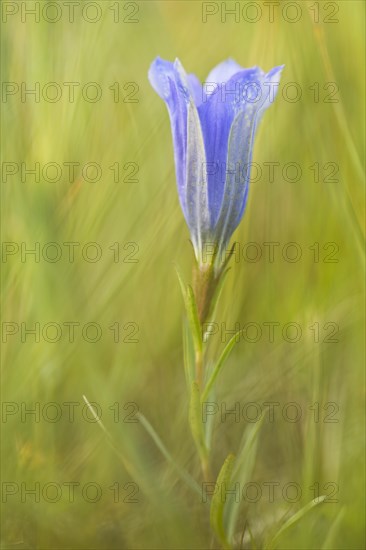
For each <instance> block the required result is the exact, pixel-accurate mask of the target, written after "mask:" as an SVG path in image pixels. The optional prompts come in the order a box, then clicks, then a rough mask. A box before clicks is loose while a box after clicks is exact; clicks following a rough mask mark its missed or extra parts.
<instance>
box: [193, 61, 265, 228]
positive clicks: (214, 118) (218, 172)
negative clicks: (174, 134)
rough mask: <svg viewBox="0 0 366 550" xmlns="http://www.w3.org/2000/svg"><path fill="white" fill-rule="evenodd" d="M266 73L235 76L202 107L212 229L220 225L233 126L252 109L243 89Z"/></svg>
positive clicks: (245, 72) (254, 70) (257, 71)
mask: <svg viewBox="0 0 366 550" xmlns="http://www.w3.org/2000/svg"><path fill="white" fill-rule="evenodd" d="M262 74H263V73H262V71H260V69H257V68H256V67H254V68H252V69H244V70H241V71H240V72H239V73H236V74H235V75H234V76H232V77H231V78H230V79H229V81H228V82H227V83H226V84H225V85H224V86H222V85H218V86H217V87H216V90H215V91H214V92H213V93H212V94H211V95H210V96H209V97H208V98H206V100H205V101H204V102H203V103H202V104H201V105H200V106H199V107H198V113H199V116H200V120H201V126H202V132H203V137H204V141H205V151H206V161H207V184H208V200H209V208H210V214H211V227H212V228H214V227H215V226H216V223H217V220H218V217H219V214H220V210H221V205H222V202H223V197H224V188H225V179H226V165H227V152H228V141H229V135H230V130H231V126H232V123H233V121H234V118H235V116H236V115H237V114H238V112H240V111H242V110H244V109H246V108H248V109H251V108H252V105H253V104H252V103H246V101H245V99H243V98H242V93H241V92H242V90H243V86H245V85H246V84H249V83H251V82H259V81H260V78H261V76H262Z"/></svg>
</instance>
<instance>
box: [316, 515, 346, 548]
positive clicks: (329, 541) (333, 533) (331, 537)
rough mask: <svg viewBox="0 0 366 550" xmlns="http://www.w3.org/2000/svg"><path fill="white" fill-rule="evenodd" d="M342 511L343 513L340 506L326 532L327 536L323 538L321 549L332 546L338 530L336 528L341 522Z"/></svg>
mask: <svg viewBox="0 0 366 550" xmlns="http://www.w3.org/2000/svg"><path fill="white" fill-rule="evenodd" d="M344 513H345V509H344V508H341V509H340V510H339V512H338V514H337V515H336V518H335V520H334V521H333V523H332V525H331V527H330V529H329V531H328V534H327V537H326V539H325V541H324V542H323V546H322V550H328V549H329V548H332V546H334V545H333V541H334V539H335V537H336V535H337V532H338V529H339V527H340V524H341V521H342V519H343V517H344Z"/></svg>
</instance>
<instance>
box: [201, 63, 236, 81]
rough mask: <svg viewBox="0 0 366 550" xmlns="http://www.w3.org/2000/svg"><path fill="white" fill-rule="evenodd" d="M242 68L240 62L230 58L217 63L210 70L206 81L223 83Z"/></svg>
mask: <svg viewBox="0 0 366 550" xmlns="http://www.w3.org/2000/svg"><path fill="white" fill-rule="evenodd" d="M242 70H243V67H241V65H239V63H237V62H236V61H234V59H231V58H229V59H226V60H225V61H222V62H221V63H219V64H218V65H216V67H214V68H213V69H212V71H210V73H209V75H208V77H207V79H206V82H210V83H215V84H223V83H224V82H227V81H228V80H229V78H231V77H232V76H234V74H236V73H238V72H240V71H242Z"/></svg>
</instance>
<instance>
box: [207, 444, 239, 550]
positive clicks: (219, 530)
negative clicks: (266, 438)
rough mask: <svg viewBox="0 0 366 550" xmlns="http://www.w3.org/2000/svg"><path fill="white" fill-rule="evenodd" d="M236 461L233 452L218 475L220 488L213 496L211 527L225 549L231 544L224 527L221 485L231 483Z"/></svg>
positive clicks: (217, 484) (223, 504)
mask: <svg viewBox="0 0 366 550" xmlns="http://www.w3.org/2000/svg"><path fill="white" fill-rule="evenodd" d="M234 463H235V456H234V455H233V454H230V455H228V457H227V458H226V460H225V462H224V464H223V466H222V468H221V470H220V473H219V475H218V476H217V481H216V486H217V489H218V490H217V491H216V492H215V493H214V495H213V497H212V501H211V509H210V522H211V527H212V529H213V530H214V532H215V533H216V535H217V538H218V539H219V541H220V542H221V544H222V546H223V548H224V549H225V550H230V548H231V546H230V544H229V542H228V539H227V535H226V532H225V527H224V508H225V499H222V493H221V487H222V486H223V485H225V487H226V486H229V485H230V481H231V475H232V471H233V468H234Z"/></svg>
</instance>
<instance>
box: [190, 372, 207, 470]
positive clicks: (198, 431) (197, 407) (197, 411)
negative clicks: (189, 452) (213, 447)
mask: <svg viewBox="0 0 366 550" xmlns="http://www.w3.org/2000/svg"><path fill="white" fill-rule="evenodd" d="M189 425H190V427H191V432H192V436H193V439H194V441H195V443H196V447H197V450H198V453H199V455H200V458H201V462H202V463H206V462H207V457H208V453H207V447H206V445H205V436H204V431H203V424H202V410H201V399H200V390H199V387H198V384H197V382H192V385H191V401H190V405H189Z"/></svg>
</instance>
